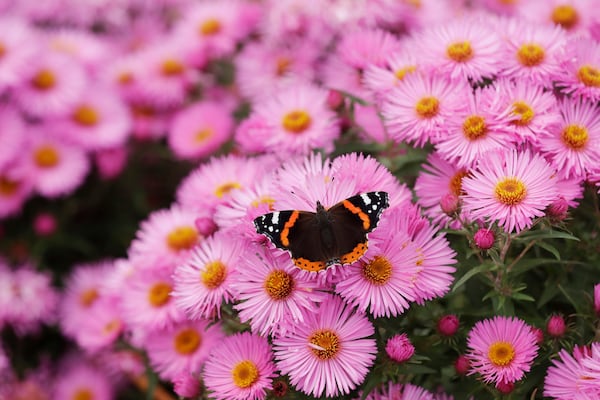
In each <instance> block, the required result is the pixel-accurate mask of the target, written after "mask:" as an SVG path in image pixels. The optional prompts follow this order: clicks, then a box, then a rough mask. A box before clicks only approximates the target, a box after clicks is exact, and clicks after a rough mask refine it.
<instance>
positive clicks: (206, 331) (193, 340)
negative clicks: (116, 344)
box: [144, 320, 224, 379]
mask: <svg viewBox="0 0 600 400" xmlns="http://www.w3.org/2000/svg"><path fill="white" fill-rule="evenodd" d="M223 336H224V335H223V333H222V332H221V325H220V324H219V323H216V324H212V325H209V321H208V320H197V321H193V322H192V321H184V322H180V323H178V324H175V325H172V326H169V327H167V328H164V329H159V330H154V331H151V332H149V333H148V336H147V337H146V340H145V345H144V347H145V349H146V352H147V353H148V358H149V359H150V364H151V365H152V368H154V370H155V371H156V372H158V374H159V375H160V377H161V378H163V379H173V378H175V377H176V376H177V375H178V374H180V373H183V372H196V371H199V370H200V369H201V368H202V365H203V364H204V361H206V359H207V358H208V355H209V354H210V352H211V351H212V350H213V349H214V347H215V345H216V344H217V343H219V342H220V341H221V340H222V339H223Z"/></svg>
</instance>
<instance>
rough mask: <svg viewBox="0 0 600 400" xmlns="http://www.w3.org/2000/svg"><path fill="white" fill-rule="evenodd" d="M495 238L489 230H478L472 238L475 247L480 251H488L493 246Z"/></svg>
mask: <svg viewBox="0 0 600 400" xmlns="http://www.w3.org/2000/svg"><path fill="white" fill-rule="evenodd" d="M495 240H496V237H495V235H494V232H492V230H491V229H487V228H480V229H479V230H478V231H477V232H475V235H474V236H473V241H474V242H475V245H476V246H477V247H478V248H479V249H481V250H489V249H491V248H492V246H493V245H494V241H495Z"/></svg>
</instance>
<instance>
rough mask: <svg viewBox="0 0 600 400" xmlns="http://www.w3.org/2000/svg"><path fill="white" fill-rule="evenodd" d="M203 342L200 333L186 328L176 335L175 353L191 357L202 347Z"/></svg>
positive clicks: (174, 341)
mask: <svg viewBox="0 0 600 400" xmlns="http://www.w3.org/2000/svg"><path fill="white" fill-rule="evenodd" d="M201 342H202V338H201V337H200V333H198V332H197V331H196V330H195V329H193V328H186V329H182V330H181V331H180V332H179V333H178V334H177V335H175V339H174V340H173V345H174V346H175V351H177V352H178V353H179V354H183V355H189V354H192V353H193V352H195V351H196V350H197V349H198V347H200V343H201Z"/></svg>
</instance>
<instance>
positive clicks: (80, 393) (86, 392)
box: [71, 388, 95, 400]
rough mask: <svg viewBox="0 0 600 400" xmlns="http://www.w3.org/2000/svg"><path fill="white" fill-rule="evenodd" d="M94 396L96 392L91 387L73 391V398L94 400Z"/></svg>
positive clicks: (72, 399) (76, 399)
mask: <svg viewBox="0 0 600 400" xmlns="http://www.w3.org/2000/svg"><path fill="white" fill-rule="evenodd" d="M94 397H95V396H94V392H92V391H91V390H90V389H88V388H80V389H77V390H76V391H75V392H74V393H73V397H72V398H71V400H94Z"/></svg>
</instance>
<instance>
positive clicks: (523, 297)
mask: <svg viewBox="0 0 600 400" xmlns="http://www.w3.org/2000/svg"><path fill="white" fill-rule="evenodd" d="M510 297H512V298H513V299H515V300H523V301H535V299H534V298H533V297H531V296H529V295H528V294H525V293H513V294H511V296H510Z"/></svg>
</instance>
